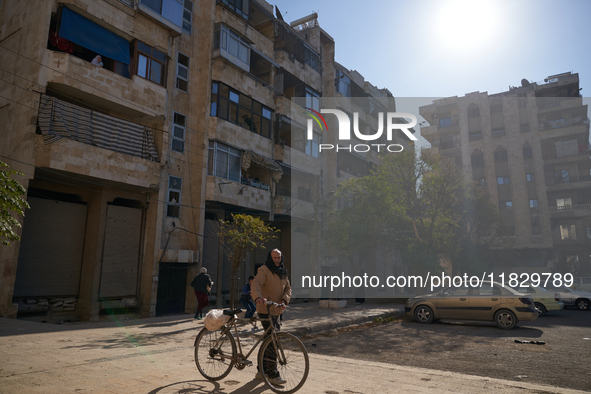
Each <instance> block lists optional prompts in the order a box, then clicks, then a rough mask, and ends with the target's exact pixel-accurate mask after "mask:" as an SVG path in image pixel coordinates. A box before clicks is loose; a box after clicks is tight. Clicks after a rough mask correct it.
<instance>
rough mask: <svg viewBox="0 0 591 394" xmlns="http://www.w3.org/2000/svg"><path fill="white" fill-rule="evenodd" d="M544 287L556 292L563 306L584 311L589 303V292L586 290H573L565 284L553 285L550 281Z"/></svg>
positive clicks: (590, 296)
mask: <svg viewBox="0 0 591 394" xmlns="http://www.w3.org/2000/svg"><path fill="white" fill-rule="evenodd" d="M545 289H546V290H548V291H554V292H556V293H558V294H559V295H560V301H562V302H564V307H565V308H566V307H569V306H570V307H576V308H579V309H580V310H582V311H585V310H587V309H589V306H590V305H591V293H589V292H588V291H579V290H573V289H569V288H568V287H566V286H554V285H552V284H551V283H548V285H547V286H546V287H545Z"/></svg>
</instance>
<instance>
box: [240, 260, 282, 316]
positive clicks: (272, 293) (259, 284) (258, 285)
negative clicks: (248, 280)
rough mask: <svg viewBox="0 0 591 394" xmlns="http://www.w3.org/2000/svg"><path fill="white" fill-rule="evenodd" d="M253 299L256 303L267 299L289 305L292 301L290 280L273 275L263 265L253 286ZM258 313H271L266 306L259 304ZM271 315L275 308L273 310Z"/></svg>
mask: <svg viewBox="0 0 591 394" xmlns="http://www.w3.org/2000/svg"><path fill="white" fill-rule="evenodd" d="M250 290H251V293H250V294H251V295H252V299H253V300H254V302H255V303H256V299H257V298H259V297H263V298H266V299H267V300H271V301H273V302H276V303H278V304H281V303H285V305H287V304H288V303H289V300H290V299H291V286H290V285H289V279H287V278H285V279H280V278H279V275H276V274H274V273H272V272H271V271H270V270H269V268H267V266H265V265H263V266H262V267H260V268H259V270H258V271H257V275H256V276H255V277H254V280H253V281H252V286H251V289H250ZM257 312H258V313H265V314H266V313H269V312H268V310H267V306H266V305H259V304H257ZM271 314H274V313H273V308H271Z"/></svg>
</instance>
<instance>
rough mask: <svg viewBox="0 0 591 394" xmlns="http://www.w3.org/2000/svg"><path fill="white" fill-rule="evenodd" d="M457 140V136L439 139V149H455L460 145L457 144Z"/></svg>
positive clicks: (445, 136) (446, 136)
mask: <svg viewBox="0 0 591 394" xmlns="http://www.w3.org/2000/svg"><path fill="white" fill-rule="evenodd" d="M456 139H457V137H456V136H455V135H444V136H443V137H441V138H440V139H439V148H440V149H442V150H444V149H452V148H455V147H456V146H457V145H458V144H456V143H455V140H456Z"/></svg>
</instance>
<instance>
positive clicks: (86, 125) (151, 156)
mask: <svg viewBox="0 0 591 394" xmlns="http://www.w3.org/2000/svg"><path fill="white" fill-rule="evenodd" d="M38 123H39V128H40V129H41V134H43V141H44V142H45V143H46V144H51V143H53V142H56V141H58V140H59V139H60V138H62V137H66V138H69V139H71V140H74V141H78V142H82V143H84V144H88V145H93V146H97V147H99V148H104V149H109V150H112V151H115V152H121V153H125V154H128V155H132V156H136V157H141V158H143V159H146V160H150V161H160V160H159V158H158V153H157V152H156V148H155V146H154V139H153V137H152V130H151V129H150V128H149V127H146V126H143V125H140V124H136V123H132V122H128V121H126V120H122V119H118V118H114V117H112V116H109V115H104V114H101V113H99V112H96V111H91V110H89V109H86V108H82V107H79V106H77V105H74V104H70V103H67V102H65V101H62V100H59V99H57V98H55V97H50V96H46V95H42V96H41V101H40V103H39V117H38Z"/></svg>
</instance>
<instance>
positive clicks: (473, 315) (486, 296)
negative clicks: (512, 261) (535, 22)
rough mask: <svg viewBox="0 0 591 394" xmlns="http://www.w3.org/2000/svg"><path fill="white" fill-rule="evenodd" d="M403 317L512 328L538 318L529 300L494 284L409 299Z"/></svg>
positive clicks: (421, 320) (530, 299) (452, 288)
mask: <svg viewBox="0 0 591 394" xmlns="http://www.w3.org/2000/svg"><path fill="white" fill-rule="evenodd" d="M404 310H405V312H406V314H407V315H408V316H410V317H413V318H414V319H415V320H416V321H418V322H419V323H431V322H433V321H434V320H438V319H461V320H485V321H492V322H494V323H495V324H496V325H497V327H499V328H502V329H511V328H513V327H515V325H516V324H517V323H518V322H519V321H520V320H523V321H532V320H536V319H537V318H538V312H537V311H536V309H535V307H534V302H533V300H532V298H531V297H530V296H529V295H527V294H523V293H519V292H517V291H515V290H513V289H511V288H508V287H502V286H501V285H500V284H499V283H496V282H492V283H491V282H487V283H483V285H482V286H480V287H470V286H462V287H449V288H447V289H444V290H442V291H440V292H438V293H434V294H426V295H421V296H417V297H413V298H409V299H408V301H407V302H406V305H405V306H404Z"/></svg>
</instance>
